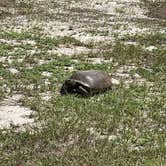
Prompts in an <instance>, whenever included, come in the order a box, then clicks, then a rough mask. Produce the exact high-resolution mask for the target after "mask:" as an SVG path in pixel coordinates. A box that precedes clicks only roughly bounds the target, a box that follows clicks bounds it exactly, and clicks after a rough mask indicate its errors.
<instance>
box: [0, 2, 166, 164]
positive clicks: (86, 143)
mask: <svg viewBox="0 0 166 166" xmlns="http://www.w3.org/2000/svg"><path fill="white" fill-rule="evenodd" d="M77 2H79V1H75V3H77ZM51 3H54V2H51ZM57 3H58V2H57ZM66 3H70V2H67V1H66ZM18 6H19V5H18ZM22 6H24V5H23V4H22ZM56 7H57V6H56ZM58 7H59V6H58ZM63 10H64V9H63ZM72 10H73V11H74V12H75V16H73V17H72V18H71V20H72V19H74V18H76V17H77V16H78V18H77V19H79V18H80V17H81V16H80V13H79V8H77V10H78V11H77V10H74V8H73V9H72ZM82 10H83V9H82ZM87 10H88V9H87ZM89 10H90V9H89ZM74 12H73V13H74ZM119 12H120V11H119ZM30 13H31V12H30ZM73 13H72V14H73ZM28 14H29V13H28ZM42 14H43V13H42ZM77 14H78V15H77ZM84 14H85V13H84ZM100 14H101V16H102V12H100ZM53 16H54V15H52V17H53ZM13 17H14V16H13ZM52 17H51V20H52V19H53V18H52ZM84 17H85V16H84ZM94 17H95V16H93V19H94ZM104 17H105V14H104V13H103V20H104ZM56 18H57V17H55V20H56ZM85 18H86V17H85ZM88 18H89V14H88ZM68 19H69V18H68ZM93 19H91V20H90V21H91V22H92V20H93ZM95 19H96V18H95ZM95 19H94V20H95ZM94 20H93V21H94ZM97 20H98V19H97ZM48 21H49V20H48ZM56 21H57V20H56ZM81 21H82V20H81ZM7 25H8V23H6V26H7ZM117 25H120V24H117ZM15 26H17V25H15ZM86 26H87V27H88V26H90V24H88V25H87V24H86ZM93 26H94V25H93ZM97 26H99V24H97ZM106 26H108V24H106ZM76 27H77V26H76ZM112 27H113V28H115V27H114V26H112ZM118 27H119V26H118ZM95 28H96V27H94V28H92V26H91V28H88V29H86V28H85V31H84V33H85V34H86V33H88V34H91V35H92V36H95V35H98V36H104V37H108V36H109V35H110V33H111V32H110V31H108V28H107V30H105V31H104V30H96V29H95ZM0 29H2V30H1V31H0V106H1V101H3V100H4V99H5V97H7V96H12V95H14V94H22V95H23V97H22V98H21V99H20V101H19V102H20V104H21V105H22V106H24V107H26V108H30V109H31V110H33V112H34V113H33V114H32V115H31V116H30V118H34V119H35V123H34V124H32V125H31V126H28V125H25V126H24V129H23V130H21V129H20V128H19V127H18V126H14V125H11V127H10V128H8V129H6V128H3V129H0V161H1V164H0V165H2V166H6V165H9V166H10V165H27V166H28V165H46V166H48V165H50V166H51V165H87V166H89V165H98V166H102V165H103V166H105V165H115V166H116V165H124V166H129V165H133V166H135V165H138V166H140V165H145V166H153V165H154V166H164V165H165V163H166V159H165V152H166V139H165V138H166V133H165V129H166V121H165V119H166V117H165V115H166V112H165V110H166V104H165V103H166V50H165V45H166V43H165V41H166V33H163V32H155V31H153V33H146V32H145V33H139V34H138V33H136V34H134V35H132V34H130V33H129V34H128V35H123V36H120V35H119V34H118V33H119V32H118V33H117V34H116V35H117V36H118V35H119V36H118V37H117V38H116V39H114V40H104V41H101V42H93V41H90V42H84V41H81V40H79V37H78V36H76V37H74V35H73V36H72V35H66V34H65V35H64V36H59V35H56V36H49V35H46V34H45V33H44V32H43V31H42V30H43V29H42V28H33V27H31V28H29V27H28V28H27V29H26V30H23V29H22V30H21V31H17V30H12V29H10V28H9V29H8V28H6V29H5V28H4V27H0ZM89 29H92V30H89ZM115 29H117V28H115ZM69 31H71V30H69ZM74 33H75V32H74ZM74 33H73V34H74ZM111 35H112V34H111ZM112 36H113V35H112ZM112 36H111V37H112ZM113 37H114V36H113ZM127 42H128V43H130V44H126V43H127ZM133 43H136V44H133ZM62 46H63V47H64V48H74V49H75V48H77V47H83V48H84V47H85V48H87V49H90V51H89V52H88V53H79V54H75V53H74V54H72V55H70V56H69V55H68V54H63V55H59V54H58V53H54V52H51V53H50V52H49V51H50V50H56V49H58V48H60V47H62ZM150 46H153V47H152V48H153V49H152V50H150V49H149V47H150ZM89 58H91V59H92V60H93V59H95V58H98V60H100V59H101V58H103V59H104V60H107V61H103V62H102V63H100V61H99V62H98V61H97V62H96V61H94V63H91V61H89ZM111 58H112V61H111V60H110V59H111ZM108 60H110V61H108ZM12 69H13V70H12ZM89 69H97V70H98V69H99V70H104V71H106V72H108V73H112V74H113V76H114V75H115V76H116V77H117V79H119V81H120V83H119V85H113V87H112V90H110V91H107V92H106V93H103V94H100V95H95V96H92V97H89V98H88V97H80V96H77V95H67V96H61V95H60V94H59V89H60V87H61V85H62V83H63V81H64V80H65V78H66V77H68V76H69V75H71V74H72V72H73V71H76V70H89ZM122 69H123V70H122ZM120 70H121V71H120ZM43 73H45V74H43ZM118 74H119V75H118ZM125 74H126V75H125ZM124 76H125V77H127V78H124ZM127 81H128V82H127ZM129 81H130V82H129ZM47 93H49V99H47V100H45V99H43V95H44V96H46V94H47ZM0 120H1V117H0Z"/></svg>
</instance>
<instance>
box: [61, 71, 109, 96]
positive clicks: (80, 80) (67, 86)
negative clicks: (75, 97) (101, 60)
mask: <svg viewBox="0 0 166 166" xmlns="http://www.w3.org/2000/svg"><path fill="white" fill-rule="evenodd" d="M111 86H112V81H111V76H110V75H109V74H107V73H105V72H103V71H99V70H87V71H77V72H75V73H74V74H73V75H72V76H71V77H69V78H68V79H66V80H65V82H64V84H63V85H62V87H61V90H60V93H61V94H62V95H63V94H72V93H76V94H80V95H84V96H88V95H94V94H96V93H101V92H104V91H106V90H108V89H111Z"/></svg>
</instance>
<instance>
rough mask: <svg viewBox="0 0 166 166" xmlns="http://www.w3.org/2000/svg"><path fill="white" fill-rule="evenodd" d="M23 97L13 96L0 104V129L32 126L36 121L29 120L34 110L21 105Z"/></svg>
mask: <svg viewBox="0 0 166 166" xmlns="http://www.w3.org/2000/svg"><path fill="white" fill-rule="evenodd" d="M20 98H21V95H13V96H12V97H8V98H6V99H4V100H3V101H2V102H1V103H0V128H1V129H2V128H9V127H10V126H11V125H12V126H21V125H25V124H32V123H33V122H34V119H32V118H29V116H30V115H31V114H32V110H30V109H28V108H25V107H23V106H21V105H20V103H19V99H20Z"/></svg>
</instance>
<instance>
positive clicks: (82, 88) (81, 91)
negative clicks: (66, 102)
mask: <svg viewBox="0 0 166 166" xmlns="http://www.w3.org/2000/svg"><path fill="white" fill-rule="evenodd" d="M78 92H79V93H80V94H82V95H88V93H89V92H88V91H87V89H86V88H85V87H83V86H81V85H80V86H78Z"/></svg>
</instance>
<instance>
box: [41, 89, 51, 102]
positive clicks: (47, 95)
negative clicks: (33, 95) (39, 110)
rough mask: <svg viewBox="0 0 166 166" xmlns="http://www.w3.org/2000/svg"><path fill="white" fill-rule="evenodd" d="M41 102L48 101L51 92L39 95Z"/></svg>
mask: <svg viewBox="0 0 166 166" xmlns="http://www.w3.org/2000/svg"><path fill="white" fill-rule="evenodd" d="M40 95H41V98H42V100H44V101H49V100H50V99H51V97H52V94H51V92H49V91H48V92H46V93H40Z"/></svg>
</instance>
